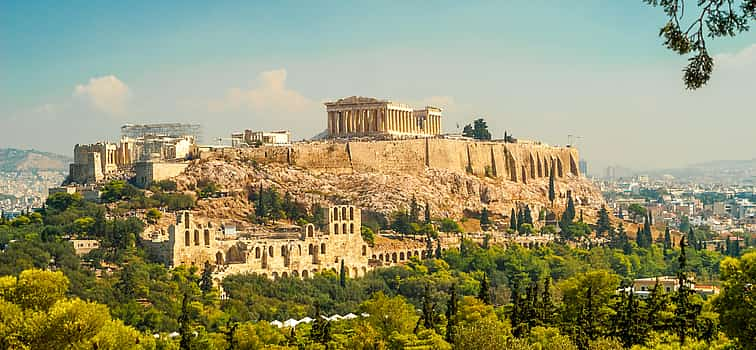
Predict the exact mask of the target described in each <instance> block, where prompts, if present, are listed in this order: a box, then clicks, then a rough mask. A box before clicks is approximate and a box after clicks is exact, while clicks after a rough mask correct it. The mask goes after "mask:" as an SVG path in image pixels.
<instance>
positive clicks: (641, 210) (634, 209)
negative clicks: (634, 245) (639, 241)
mask: <svg viewBox="0 0 756 350" xmlns="http://www.w3.org/2000/svg"><path fill="white" fill-rule="evenodd" d="M627 212H628V213H630V217H632V218H633V221H636V222H637V221H638V218H640V217H646V208H645V207H644V206H642V205H640V204H638V203H633V204H630V206H629V207H627Z"/></svg>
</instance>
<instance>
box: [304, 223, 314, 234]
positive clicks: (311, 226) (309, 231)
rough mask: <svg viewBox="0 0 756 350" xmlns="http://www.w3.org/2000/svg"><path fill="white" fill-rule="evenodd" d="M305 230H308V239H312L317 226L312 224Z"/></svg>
mask: <svg viewBox="0 0 756 350" xmlns="http://www.w3.org/2000/svg"><path fill="white" fill-rule="evenodd" d="M305 230H307V237H312V236H314V235H315V226H313V225H312V224H308V225H307V228H306V229H305Z"/></svg>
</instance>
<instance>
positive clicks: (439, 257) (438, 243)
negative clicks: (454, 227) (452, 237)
mask: <svg viewBox="0 0 756 350" xmlns="http://www.w3.org/2000/svg"><path fill="white" fill-rule="evenodd" d="M436 259H441V240H440V239H437V240H436Z"/></svg>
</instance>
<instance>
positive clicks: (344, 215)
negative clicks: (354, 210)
mask: <svg viewBox="0 0 756 350" xmlns="http://www.w3.org/2000/svg"><path fill="white" fill-rule="evenodd" d="M346 218H347V211H346V207H341V220H346Z"/></svg>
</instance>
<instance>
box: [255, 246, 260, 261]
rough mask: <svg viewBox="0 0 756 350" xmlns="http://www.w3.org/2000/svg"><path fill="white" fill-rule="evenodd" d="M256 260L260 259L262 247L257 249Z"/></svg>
mask: <svg viewBox="0 0 756 350" xmlns="http://www.w3.org/2000/svg"><path fill="white" fill-rule="evenodd" d="M255 259H260V247H255Z"/></svg>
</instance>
